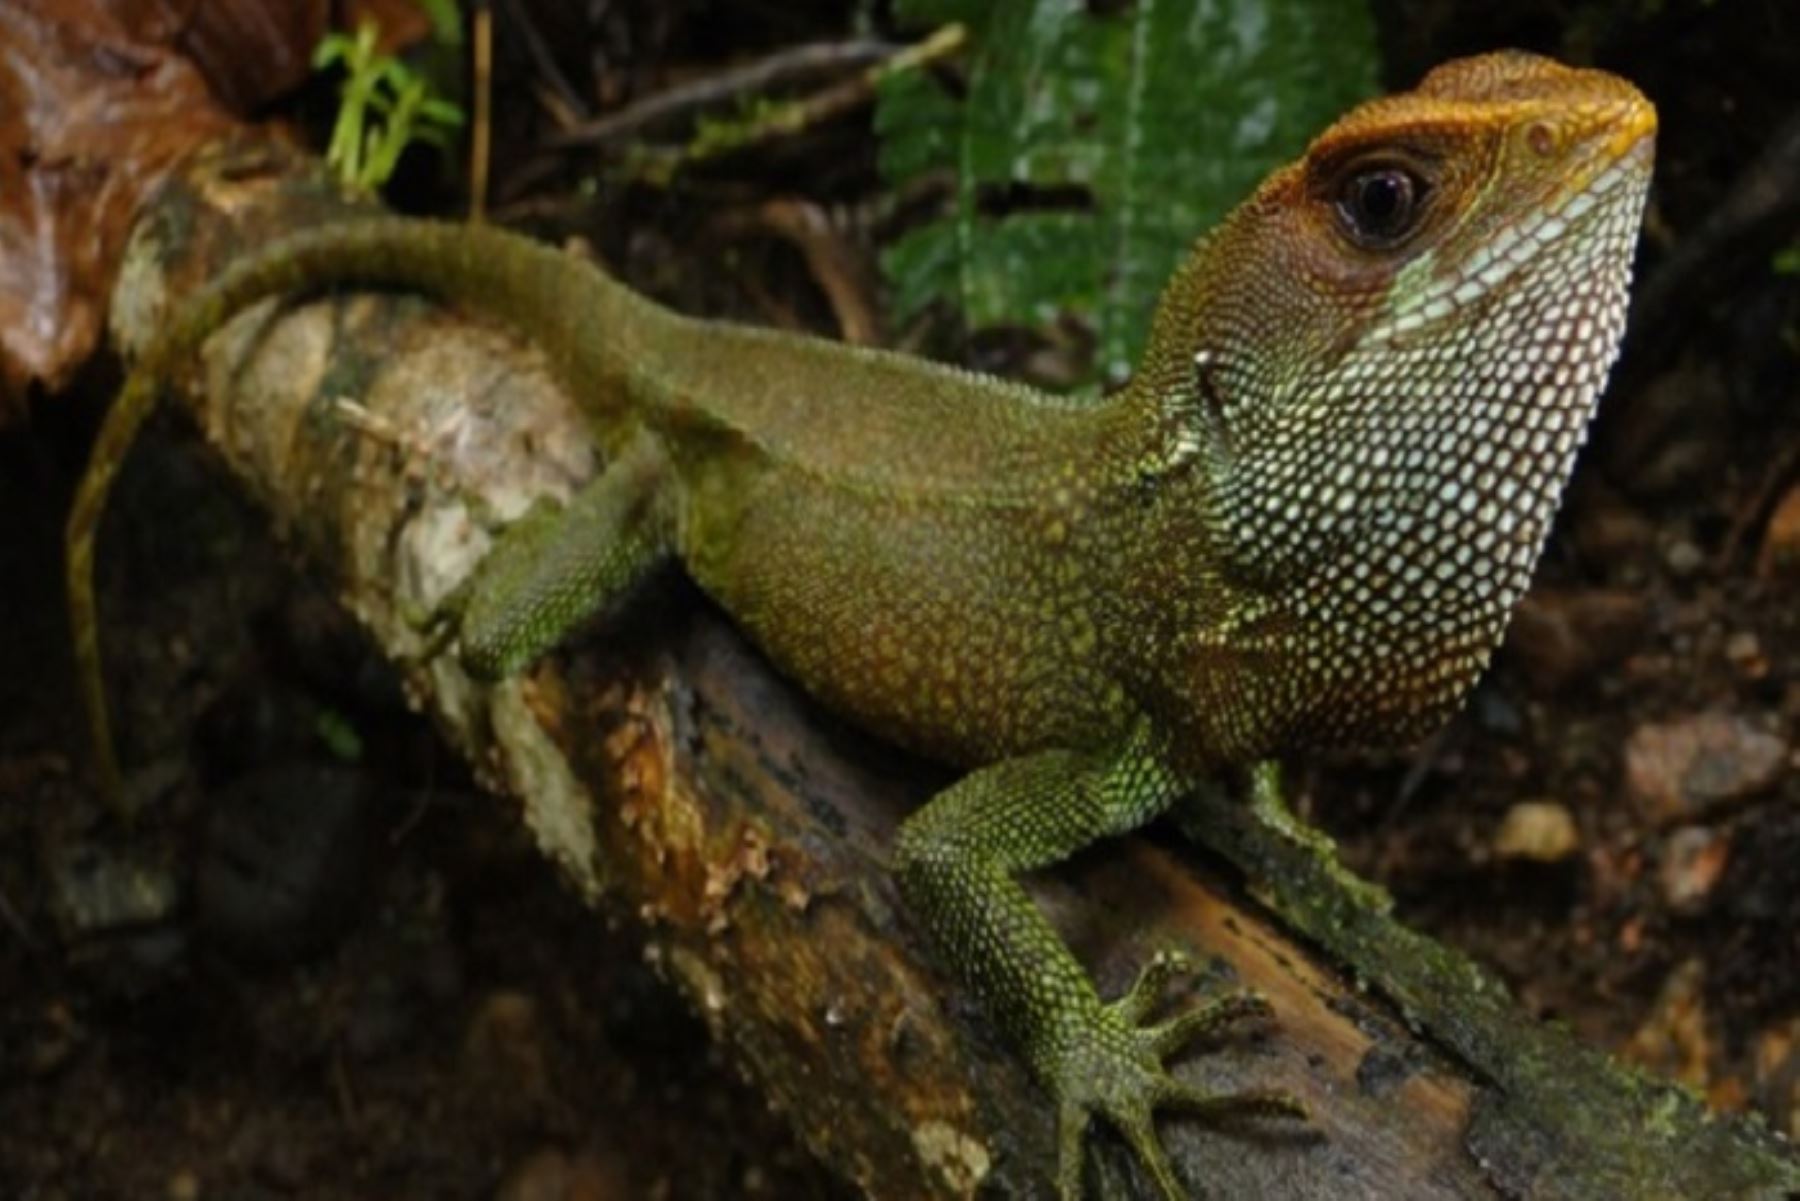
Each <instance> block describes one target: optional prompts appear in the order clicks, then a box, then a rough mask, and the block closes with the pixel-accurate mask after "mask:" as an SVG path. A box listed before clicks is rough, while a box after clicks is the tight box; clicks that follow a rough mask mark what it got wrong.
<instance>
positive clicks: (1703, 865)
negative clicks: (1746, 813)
mask: <svg viewBox="0 0 1800 1201" xmlns="http://www.w3.org/2000/svg"><path fill="white" fill-rule="evenodd" d="M1730 859H1731V840H1730V839H1729V838H1726V837H1725V836H1724V835H1723V834H1721V833H1719V832H1718V831H1717V830H1714V829H1712V828H1710V827H1708V826H1683V827H1681V828H1680V829H1679V830H1676V831H1675V832H1674V833H1672V834H1670V835H1669V837H1668V840H1667V841H1666V842H1664V843H1663V854H1662V865H1661V867H1660V869H1659V870H1658V872H1657V881H1658V883H1659V884H1660V885H1661V887H1662V895H1663V900H1665V901H1667V902H1668V903H1669V908H1671V909H1673V910H1675V911H1676V912H1677V913H1680V914H1683V915H1684V916H1692V915H1693V914H1696V913H1698V912H1700V911H1701V910H1702V909H1705V908H1706V902H1707V901H1708V899H1709V898H1711V896H1712V891H1713V887H1714V886H1715V885H1716V884H1718V882H1719V878H1720V877H1721V876H1723V875H1724V874H1725V865H1726V864H1727V863H1728V862H1729V861H1730Z"/></svg>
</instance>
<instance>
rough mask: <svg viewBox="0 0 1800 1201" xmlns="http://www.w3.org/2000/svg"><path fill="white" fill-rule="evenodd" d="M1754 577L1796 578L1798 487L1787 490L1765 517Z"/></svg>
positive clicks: (1799, 575)
mask: <svg viewBox="0 0 1800 1201" xmlns="http://www.w3.org/2000/svg"><path fill="white" fill-rule="evenodd" d="M1756 574H1757V575H1758V576H1759V577H1760V578H1762V579H1765V580H1770V579H1790V580H1791V579H1800V484H1795V485H1794V486H1793V487H1792V488H1789V489H1788V491H1787V494H1786V495H1785V496H1783V497H1782V498H1781V500H1780V501H1778V502H1776V505H1775V511H1774V512H1773V513H1771V514H1770V515H1769V525H1768V528H1767V529H1766V530H1765V531H1764V532H1763V541H1762V549H1761V550H1760V551H1758V552H1757V555H1756Z"/></svg>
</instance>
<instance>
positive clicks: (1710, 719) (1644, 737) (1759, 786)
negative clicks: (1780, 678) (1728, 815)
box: [1625, 713, 1788, 826]
mask: <svg viewBox="0 0 1800 1201" xmlns="http://www.w3.org/2000/svg"><path fill="white" fill-rule="evenodd" d="M1787 759H1788V744H1787V742H1786V741H1785V740H1783V739H1782V738H1780V737H1778V736H1777V735H1775V734H1771V733H1769V732H1768V731H1767V730H1764V729H1763V728H1761V727H1760V726H1758V725H1756V724H1754V723H1752V722H1751V721H1749V720H1748V719H1746V718H1743V717H1735V716H1732V715H1730V714H1725V713H1701V714H1696V715H1694V716H1691V717H1686V718H1682V719H1679V720H1677V721H1673V722H1666V723H1654V724H1650V725H1643V726H1639V727H1638V728H1637V729H1636V730H1635V731H1633V733H1632V735H1631V737H1630V739H1629V740H1627V742H1626V744H1625V788H1626V791H1627V793H1629V795H1630V797H1631V799H1632V802H1633V803H1634V804H1635V805H1636V806H1637V808H1638V811H1639V812H1640V813H1641V814H1643V816H1644V817H1645V818H1646V819H1647V820H1648V821H1651V822H1653V823H1655V824H1657V825H1660V826H1667V825H1676V824H1679V823H1682V822H1696V821H1698V820H1700V819H1702V818H1704V817H1706V816H1707V815H1709V814H1712V813H1715V812H1717V811H1718V810H1720V809H1723V808H1725V807H1727V806H1729V805H1731V804H1733V803H1735V802H1738V801H1742V800H1744V799H1746V798H1748V797H1751V796H1754V795H1756V794H1757V793H1759V792H1761V791H1763V790H1764V789H1766V788H1768V787H1770V786H1771V785H1773V784H1774V783H1775V782H1776V781H1777V780H1778V779H1780V777H1781V774H1782V772H1783V771H1784V770H1785V769H1786V767H1787Z"/></svg>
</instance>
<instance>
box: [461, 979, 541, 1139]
mask: <svg viewBox="0 0 1800 1201" xmlns="http://www.w3.org/2000/svg"><path fill="white" fill-rule="evenodd" d="M549 1037H550V1036H549V1032H548V1031H547V1030H546V1029H545V1028H544V1019H543V1015H542V1013H541V1012H539V1009H538V1004H537V1002H536V1001H535V1000H533V999H532V998H531V997H529V996H527V995H526V994H525V993H521V992H512V991H508V990H505V989H502V990H499V991H497V992H493V993H489V994H488V995H487V996H486V997H484V998H482V1000H481V1002H480V1003H479V1004H477V1005H476V1007H475V1012H474V1014H473V1016H471V1017H470V1019H469V1025H468V1028H467V1030H466V1031H465V1032H464V1035H463V1055H462V1074H463V1078H464V1082H465V1085H466V1087H467V1088H468V1089H469V1091H470V1093H471V1095H473V1096H476V1097H479V1098H482V1103H483V1105H484V1106H486V1107H487V1108H488V1109H490V1110H492V1111H493V1112H494V1114H495V1116H497V1117H501V1118H506V1117H511V1118H516V1119H518V1120H521V1121H524V1120H529V1119H530V1118H531V1117H532V1115H534V1114H536V1113H538V1112H539V1111H540V1110H541V1109H542V1108H543V1107H544V1106H545V1105H547V1104H548V1103H549V1100H550V1066H549V1065H550V1059H551V1051H550V1049H549V1047H548V1045H547V1044H548V1042H549Z"/></svg>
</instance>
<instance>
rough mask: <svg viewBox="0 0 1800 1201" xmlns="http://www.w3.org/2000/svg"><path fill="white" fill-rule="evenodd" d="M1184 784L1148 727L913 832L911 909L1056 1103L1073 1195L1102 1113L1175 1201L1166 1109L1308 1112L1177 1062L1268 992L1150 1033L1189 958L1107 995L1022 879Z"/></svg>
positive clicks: (959, 803)
mask: <svg viewBox="0 0 1800 1201" xmlns="http://www.w3.org/2000/svg"><path fill="white" fill-rule="evenodd" d="M1180 790H1181V785H1180V782H1179V780H1178V779H1177V778H1176V777H1175V776H1174V775H1173V774H1172V773H1170V772H1169V771H1168V769H1167V768H1166V767H1164V765H1163V764H1162V763H1161V762H1160V761H1159V759H1158V758H1157V756H1156V755H1155V754H1154V753H1153V752H1152V750H1151V747H1150V739H1149V737H1148V733H1147V731H1144V730H1140V731H1138V732H1136V733H1134V735H1133V736H1132V737H1131V738H1129V739H1128V740H1127V741H1126V743H1125V744H1124V745H1123V746H1122V747H1120V748H1117V749H1116V750H1114V751H1112V752H1110V753H1107V754H1098V755H1096V754H1084V753H1078V752H1072V751H1047V752H1042V753H1039V754H1035V755H1029V756H1025V757H1021V758H1017V759H1009V760H1005V761H1003V762H1000V763H996V764H993V765H991V766H989V767H985V768H982V769H981V770H979V771H976V772H974V773H973V774H971V775H969V776H966V777H964V778H963V779H962V780H961V781H960V782H958V783H957V784H956V785H954V786H953V787H951V788H950V789H948V790H947V791H945V792H943V793H941V794H939V795H938V796H937V797H936V798H934V799H933V800H932V801H931V802H930V803H929V804H927V805H926V806H925V807H924V808H922V809H920V810H919V811H918V812H917V813H916V814H914V815H913V816H912V817H911V818H910V819H908V820H907V822H906V823H905V824H904V825H903V826H902V827H901V829H900V834H899V838H898V844H897V851H896V857H897V861H898V863H897V867H898V872H899V878H900V885H901V889H902V891H903V892H904V893H905V895H906V898H907V900H908V902H909V903H910V904H911V906H912V907H913V909H914V910H915V911H916V912H917V913H918V915H919V917H920V918H921V920H922V921H923V923H924V925H925V926H926V927H927V928H928V929H929V930H930V932H931V935H932V937H933V938H934V940H935V941H936V942H937V944H938V946H939V947H940V949H941V951H942V953H943V954H944V955H945V957H946V958H947V959H948V960H949V961H950V962H951V963H952V964H953V965H954V967H955V968H956V969H957V971H958V972H959V973H960V974H961V975H962V976H963V977H964V979H965V980H966V982H967V983H968V984H969V986H970V987H971V988H972V989H973V990H974V991H975V992H976V993H977V994H978V995H979V996H980V998H981V1000H982V1002H983V1003H984V1004H985V1005H986V1006H987V1008H988V1011H989V1013H990V1014H991V1016H992V1017H993V1019H994V1021H995V1022H996V1023H997V1024H998V1025H999V1026H1000V1027H1001V1028H1002V1029H1004V1030H1005V1031H1006V1032H1007V1034H1008V1035H1010V1036H1011V1037H1012V1038H1013V1039H1014V1040H1016V1042H1017V1044H1018V1045H1019V1046H1020V1047H1021V1048H1022V1049H1023V1050H1024V1052H1025V1055H1026V1058H1027V1059H1028V1061H1029V1062H1030V1064H1031V1067H1032V1070H1033V1071H1034V1072H1035V1074H1036V1075H1037V1077H1038V1079H1039V1080H1040V1081H1041V1082H1042V1083H1043V1084H1044V1086H1045V1087H1046V1088H1047V1089H1048V1090H1049V1091H1050V1093H1051V1094H1052V1095H1053V1096H1054V1097H1055V1099H1056V1106H1057V1143H1058V1146H1057V1155H1058V1159H1057V1187H1058V1189H1059V1191H1060V1194H1061V1196H1062V1198H1063V1199H1064V1201H1077V1199H1078V1198H1079V1197H1080V1195H1081V1176H1082V1171H1081V1169H1082V1162H1083V1139H1084V1135H1085V1132H1086V1130H1087V1126H1088V1122H1089V1120H1090V1118H1091V1117H1093V1116H1094V1115H1096V1114H1098V1115H1100V1116H1102V1117H1105V1118H1106V1119H1107V1120H1108V1121H1110V1122H1111V1123H1112V1124H1113V1125H1114V1126H1115V1127H1117V1128H1118V1129H1119V1131H1120V1133H1122V1134H1123V1135H1124V1136H1125V1138H1126V1140H1127V1141H1128V1142H1129V1143H1130V1144H1131V1146H1132V1148H1133V1150H1134V1151H1135V1152H1136V1154H1137V1155H1138V1157H1139V1158H1140V1159H1141V1160H1142V1161H1143V1164H1144V1166H1145V1168H1146V1169H1147V1170H1148V1171H1149V1173H1150V1175H1151V1177H1152V1178H1153V1179H1154V1180H1155V1182H1156V1186H1157V1188H1158V1190H1159V1191H1160V1192H1161V1193H1162V1195H1163V1196H1164V1197H1166V1198H1170V1199H1172V1201H1178V1199H1179V1198H1181V1197H1182V1196H1184V1193H1183V1191H1182V1188H1181V1186H1180V1184H1179V1183H1178V1182H1177V1181H1176V1178H1175V1171H1174V1168H1173V1167H1172V1166H1171V1165H1170V1163H1169V1159H1168V1156H1167V1154H1166V1153H1165V1152H1164V1151H1163V1149H1162V1145H1161V1143H1160V1142H1159V1141H1158V1139H1157V1136H1156V1131H1155V1127H1154V1123H1153V1113H1154V1111H1155V1110H1157V1109H1165V1108H1166V1109H1175V1110H1182V1111H1186V1112H1190V1113H1198V1114H1202V1115H1208V1114H1218V1113H1221V1112H1240V1111H1244V1110H1250V1111H1261V1112H1264V1113H1271V1114H1288V1115H1293V1116H1304V1111H1303V1110H1302V1108H1301V1106H1300V1104H1299V1102H1297V1101H1296V1100H1294V1099H1293V1098H1292V1097H1289V1096H1286V1095H1284V1094H1281V1093H1273V1092H1270V1093H1245V1094H1236V1095H1225V1096H1215V1095H1211V1094H1208V1093H1206V1092H1204V1091H1202V1090H1200V1089H1197V1088H1194V1087H1193V1086H1191V1085H1187V1084H1183V1083H1182V1082H1180V1081H1179V1080H1176V1079H1175V1078H1174V1077H1173V1076H1172V1075H1171V1074H1170V1073H1169V1071H1168V1069H1166V1068H1165V1067H1164V1066H1163V1062H1162V1061H1163V1057H1164V1056H1166V1055H1168V1054H1170V1053H1171V1052H1173V1051H1176V1050H1178V1049H1179V1048H1180V1047H1181V1046H1182V1045H1184V1044H1185V1043H1187V1042H1188V1041H1189V1040H1191V1039H1193V1038H1194V1037H1196V1036H1198V1035H1201V1034H1204V1033H1206V1032H1208V1031H1211V1030H1214V1029H1216V1028H1218V1027H1219V1026H1220V1025H1222V1024H1224V1023H1227V1022H1230V1021H1233V1020H1235V1019H1237V1018H1240V1017H1245V1016H1248V1015H1252V1014H1258V1013H1263V1012H1265V1011H1266V1010H1267V1005H1266V1003H1265V1002H1264V1001H1263V1000H1262V999H1261V998H1260V997H1258V996H1256V995H1255V994H1254V993H1247V992H1246V993H1236V994H1231V995H1227V996H1225V997H1223V998H1221V999H1218V1000H1215V1001H1213V1002H1211V1003H1210V1004H1206V1005H1203V1006H1201V1007H1199V1008H1196V1009H1193V1010H1190V1011H1188V1012H1186V1013H1183V1014H1181V1015H1179V1016H1177V1017H1175V1018H1172V1019H1170V1020H1169V1021H1167V1022H1164V1023H1162V1024H1160V1025H1152V1026H1144V1025H1141V1024H1140V1023H1141V1022H1142V1020H1143V1019H1144V1018H1145V1017H1146V1016H1147V1015H1148V1013H1149V1012H1150V1010H1151V1009H1152V1008H1153V1007H1154V1005H1155V1003H1156V1001H1157V999H1158V995H1159V993H1160V992H1161V989H1162V986H1163V985H1164V984H1166V983H1167V982H1168V980H1169V979H1170V978H1171V977H1172V976H1173V975H1174V974H1175V973H1176V972H1177V971H1179V970H1180V969H1181V967H1182V966H1183V964H1182V962H1181V960H1180V959H1179V958H1177V957H1175V956H1169V955H1159V956H1157V957H1156V958H1155V959H1154V960H1152V961H1151V963H1150V964H1149V965H1148V966H1146V967H1145V969H1144V971H1143V973H1142V975H1140V976H1139V978H1138V981H1137V984H1136V985H1135V986H1134V987H1133V988H1132V989H1131V990H1130V991H1129V992H1128V993H1127V994H1126V995H1125V996H1124V997H1122V998H1120V999H1119V1000H1117V1001H1114V1002H1112V1003H1110V1004H1109V1003H1107V1002H1104V1001H1102V1000H1101V999H1100V996H1099V994H1098V993H1097V992H1096V991H1095V989H1094V985H1093V983H1092V982H1091V981H1090V980H1089V978H1088V975H1087V973H1086V972H1085V971H1084V970H1083V969H1082V967H1081V965H1080V964H1079V963H1077V962H1076V960H1075V957H1074V956H1073V955H1072V954H1071V953H1070V951H1069V949H1068V947H1067V946H1066V945H1065V944H1064V943H1063V941H1062V939H1061V938H1060V937H1059V936H1058V935H1057V933H1056V931H1055V930H1054V929H1053V928H1052V927H1051V925H1050V923H1049V922H1048V921H1047V920H1046V919H1045V918H1044V916H1043V914H1042V913H1040V912H1039V911H1038V909H1037V906H1036V905H1034V904H1033V903H1032V901H1031V898H1030V897H1029V896H1027V895H1026V893H1025V890H1024V888H1023V887H1021V885H1020V884H1019V881H1018V879H1017V878H1016V877H1017V874H1018V873H1020V872H1024V871H1028V870H1030V869H1032V868H1037V867H1043V866H1046V865H1048V864H1052V863H1055V862H1058V861H1059V860H1062V859H1065V858H1067V857H1068V856H1070V855H1072V854H1074V853H1075V852H1076V851H1078V850H1080V849H1081V848H1082V847H1085V846H1087V845H1088V844H1089V843H1091V842H1094V841H1095V840H1096V839H1099V838H1102V837H1105V836H1107V835H1110V834H1118V833H1122V832H1124V831H1126V830H1129V829H1132V828H1134V827H1136V826H1139V825H1141V824H1143V823H1144V822H1146V821H1148V820H1149V819H1150V818H1152V817H1154V816H1155V815H1156V814H1157V813H1159V812H1161V811H1162V810H1163V809H1165V808H1166V807H1167V806H1168V805H1169V804H1170V803H1171V802H1172V801H1173V800H1174V799H1175V797H1176V796H1177V795H1178V794H1179V792H1180Z"/></svg>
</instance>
